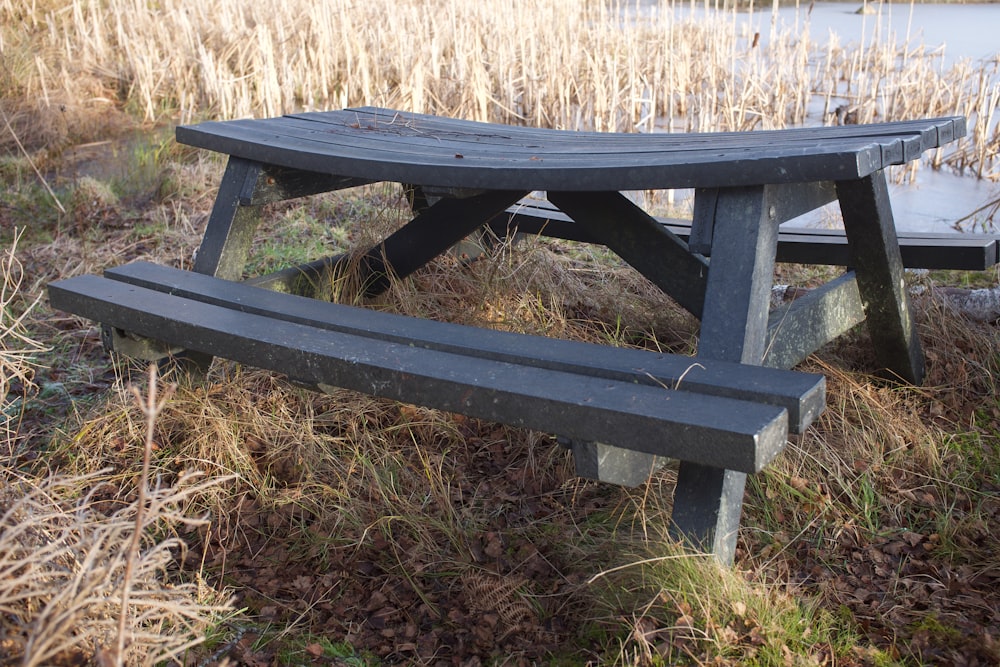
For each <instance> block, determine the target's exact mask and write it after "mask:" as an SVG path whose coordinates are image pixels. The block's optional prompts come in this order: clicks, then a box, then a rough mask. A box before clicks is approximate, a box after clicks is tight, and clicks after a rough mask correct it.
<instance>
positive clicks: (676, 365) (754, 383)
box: [105, 262, 825, 433]
mask: <svg viewBox="0 0 1000 667" xmlns="http://www.w3.org/2000/svg"><path fill="white" fill-rule="evenodd" d="M105 275H106V276H107V277H108V278H110V279H112V280H117V281H121V282H125V283H128V284H130V285H135V286H138V287H142V288H144V289H149V290H155V291H159V292H164V293H169V294H173V295H176V296H180V297H184V298H188V299H193V300H198V301H203V302H205V303H208V304H212V305H219V306H224V307H226V308H230V309H234V310H240V311H243V312H247V313H253V314H257V315H264V316H267V317H272V318H276V319H280V320H283V321H287V322H294V323H299V324H305V325H308V326H310V327H315V328H321V329H324V330H327V331H332V332H340V333H348V334H352V335H358V336H366V337H372V338H377V339H379V340H382V341H386V342H393V343H400V344H406V345H411V346H418V347H422V348H426V349H433V350H437V351H441V352H448V353H452V354H461V355H465V356H478V357H481V358H484V359H489V360H494V361H505V362H509V363H516V364H521V365H532V366H536V367H538V368H544V369H550V370H558V371H562V372H569V373H581V374H586V375H590V376H593V377H599V378H606V379H609V380H616V381H622V382H633V383H638V384H645V385H648V386H652V387H671V388H677V387H680V388H682V389H688V388H689V389H690V390H691V391H695V392H698V393H703V394H706V395H712V396H723V397H728V398H739V399H743V400H749V401H754V402H761V403H767V404H770V405H775V406H778V407H781V408H784V409H786V410H787V411H788V413H789V427H790V428H791V430H792V432H794V433H801V432H802V431H803V430H804V429H805V428H806V427H808V426H809V424H810V423H812V421H813V419H815V417H816V416H817V415H818V414H819V413H820V412H821V411H822V410H823V407H824V405H825V380H824V378H823V376H822V375H814V374H806V373H797V372H796V373H790V372H787V371H777V370H774V369H768V368H759V367H753V366H741V365H737V364H730V363H725V362H713V361H710V360H696V359H692V358H691V357H686V356H683V355H672V354H663V353H658V352H652V351H647V350H636V349H628V348H613V347H608V346H604V345H595V344H592V343H584V342H580V341H568V340H558V339H553V338H547V337H544V336H532V335H528V334H519V333H511V332H505V331H493V330H490V329H479V328H476V329H474V330H473V331H474V335H470V328H469V327H467V326H464V325H460V324H451V323H447V322H434V321H430V320H424V319H418V318H412V317H407V316H404V315H396V314H393V313H382V312H377V311H373V310H370V309H366V308H358V307H354V306H347V305H340V304H330V303H325V302H317V301H316V300H315V299H309V298H306V297H299V296H293V295H287V294H279V293H275V292H271V291H269V290H265V289H261V288H257V287H252V286H249V285H246V284H243V283H234V282H228V281H219V280H215V279H212V278H210V277H208V276H204V275H201V274H197V273H192V272H190V271H180V270H177V269H172V268H169V267H165V266H160V265H157V264H151V263H148V262H135V263H132V264H128V265H125V266H122V267H118V268H114V269H109V270H108V271H107V272H106V273H105ZM222 356H226V355H222Z"/></svg>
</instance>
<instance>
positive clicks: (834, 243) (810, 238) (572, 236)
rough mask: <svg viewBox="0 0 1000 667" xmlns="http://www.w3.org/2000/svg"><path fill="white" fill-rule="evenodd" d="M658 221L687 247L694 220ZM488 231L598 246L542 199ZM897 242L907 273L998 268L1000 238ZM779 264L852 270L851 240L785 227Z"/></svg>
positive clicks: (930, 235)
mask: <svg viewBox="0 0 1000 667" xmlns="http://www.w3.org/2000/svg"><path fill="white" fill-rule="evenodd" d="M656 220H657V222H659V223H660V225H662V226H663V228H664V229H666V230H668V231H670V232H671V233H673V234H675V235H676V236H677V237H679V238H681V239H682V240H684V241H688V239H689V238H690V236H691V226H692V221H691V220H686V219H682V218H663V217H658V218H656ZM489 226H490V229H491V230H492V231H493V233H494V234H496V235H497V236H498V237H500V238H505V237H506V236H507V235H510V234H514V233H522V234H530V235H540V236H548V237H551V238H559V239H564V240H567V241H579V242H581V243H599V241H598V240H597V239H595V238H593V237H592V236H591V235H590V234H588V233H587V231H586V229H585V228H584V227H583V226H582V225H578V224H576V223H574V222H573V219H572V218H570V217H569V216H568V215H566V214H565V213H563V212H562V211H560V210H559V209H557V208H556V207H555V206H553V205H552V204H550V203H549V202H547V201H545V200H542V199H535V198H525V199H522V200H521V201H520V202H518V203H517V204H516V205H514V206H511V207H510V208H508V209H507V211H506V212H505V213H504V214H503V215H500V216H497V217H496V218H494V219H493V220H492V221H491V222H490V225H489ZM897 238H898V240H899V252H900V255H901V257H902V260H903V266H904V267H906V268H908V269H935V270H936V269H953V270H961V271H984V270H986V269H989V268H992V267H993V266H995V265H996V264H998V263H1000V237H998V236H997V235H994V234H971V233H964V232H955V233H946V232H914V231H897ZM776 261H778V262H786V263H794V264H825V265H830V266H850V264H851V259H850V250H849V248H848V246H847V236H846V235H845V234H844V232H843V230H838V229H816V228H811V227H795V226H790V225H787V224H786V225H782V227H781V229H780V231H779V234H778V251H777V257H776Z"/></svg>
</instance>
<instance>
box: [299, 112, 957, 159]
mask: <svg viewBox="0 0 1000 667" xmlns="http://www.w3.org/2000/svg"><path fill="white" fill-rule="evenodd" d="M344 114H350V115H351V118H352V121H353V122H376V121H377V120H378V119H381V120H382V121H386V120H388V121H390V122H395V123H398V124H399V123H405V124H408V125H409V126H410V127H411V128H412V129H413V130H414V132H423V133H426V134H432V133H455V134H458V133H461V134H465V135H480V136H482V137H484V140H489V139H490V138H493V139H495V140H497V141H504V140H505V139H507V138H511V139H517V140H522V139H523V140H534V141H536V142H537V141H541V140H543V139H544V140H549V141H556V140H564V141H566V142H570V143H576V142H579V141H581V140H586V139H589V138H594V137H597V138H606V137H608V136H609V135H612V136H616V135H617V136H620V135H626V134H629V133H613V132H595V131H576V130H572V131H567V130H552V129H547V128H537V127H530V126H524V125H499V124H493V123H482V122H479V121H469V120H462V119H458V118H448V117H442V116H433V115H428V114H416V113H409V112H406V113H403V112H398V111H392V110H388V109H380V108H378V107H358V108H353V109H346V110H340V111H323V112H312V113H306V114H296V115H295V116H294V117H295V118H300V119H308V120H310V121H314V122H320V123H332V124H335V123H339V122H343V117H344ZM965 133H966V119H965V118H964V117H962V116H946V117H940V118H927V119H917V120H905V121H892V122H888V123H868V124H863V125H836V126H830V125H828V126H821V127H796V128H785V129H780V130H755V131H753V132H689V133H684V132H674V133H653V134H652V135H651V134H643V135H641V136H644V137H647V138H648V137H650V136H655V137H656V138H657V139H656V140H657V141H658V142H668V141H674V142H676V143H677V144H690V143H694V142H702V143H706V144H708V143H711V144H714V145H719V144H720V142H722V143H725V142H727V141H736V142H742V143H746V142H751V143H759V144H766V143H773V142H775V141H793V142H794V141H821V140H828V139H834V140H835V139H840V138H844V137H854V138H857V137H865V138H869V139H870V138H879V137H884V138H887V139H888V140H890V141H892V140H894V139H900V138H909V137H917V138H918V139H919V142H920V145H921V147H922V149H923V150H927V149H930V148H936V147H938V146H943V145H945V144H946V143H949V142H951V141H953V140H954V139H957V138H958V137H962V136H965Z"/></svg>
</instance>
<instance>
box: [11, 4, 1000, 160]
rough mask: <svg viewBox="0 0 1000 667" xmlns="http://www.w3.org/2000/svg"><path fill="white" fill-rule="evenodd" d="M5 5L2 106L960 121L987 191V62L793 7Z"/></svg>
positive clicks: (991, 71)
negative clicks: (849, 27) (6, 81)
mask: <svg viewBox="0 0 1000 667" xmlns="http://www.w3.org/2000/svg"><path fill="white" fill-rule="evenodd" d="M15 4H18V3H12V2H11V0H5V1H4V2H0V19H2V20H3V22H4V23H6V24H8V25H11V26H15V25H18V24H19V25H20V26H21V27H22V28H23V30H13V31H10V32H6V31H5V34H4V37H3V38H2V39H5V40H6V41H5V42H4V43H2V44H0V49H2V51H3V57H4V62H5V63H7V65H6V66H7V68H8V69H9V70H11V71H12V72H13V77H12V78H13V79H14V80H15V81H16V82H17V86H16V88H17V89H16V90H14V91H12V93H14V94H12V95H9V96H8V97H10V98H11V99H22V100H41V104H42V105H43V106H45V107H47V108H52V107H54V106H59V105H62V107H61V108H66V107H67V104H69V108H70V110H71V111H74V112H75V111H77V110H78V109H81V108H83V107H87V106H90V107H93V108H106V107H107V105H108V104H109V103H115V102H124V103H125V104H126V105H127V106H128V107H129V108H130V109H132V110H133V111H135V112H137V113H139V114H140V115H142V116H144V117H145V118H146V119H147V120H150V121H152V120H158V119H161V118H163V117H165V116H171V117H176V115H175V114H179V117H180V120H181V121H182V122H184V121H190V120H194V119H198V118H202V117H206V116H209V117H218V118H236V117H246V116H258V117H259V116H273V115H277V114H281V113H287V112H293V111H299V110H322V109H330V108H341V107H345V106H353V105H365V104H376V105H381V106H388V107H395V108H401V109H406V110H410V111H416V112H436V113H445V114H449V115H456V116H460V117H465V118H472V119H477V120H490V121H501V122H512V123H526V124H531V125H536V126H546V127H558V128H569V129H597V130H628V131H635V130H638V131H647V130H650V129H653V128H655V127H662V128H665V129H670V130H689V131H708V130H748V129H756V128H762V129H768V128H780V127H784V126H786V125H800V124H803V123H806V122H811V123H815V122H817V119H816V118H815V114H816V113H817V112H819V111H820V109H822V110H823V113H824V116H823V118H822V120H823V122H830V121H831V120H833V119H834V116H833V115H832V112H833V111H834V109H835V108H836V107H838V106H844V107H846V108H853V116H852V118H856V119H857V120H860V121H871V120H896V119H906V118H912V117H916V116H932V115H951V114H958V115H966V116H969V117H970V118H972V120H973V125H972V128H973V131H972V133H971V134H972V136H971V138H970V140H968V141H966V142H964V144H963V146H962V147H961V149H960V150H959V151H958V152H956V153H953V154H951V156H950V157H949V160H950V161H951V162H952V163H953V164H954V165H955V166H957V167H959V168H962V169H967V170H969V171H971V172H973V173H974V174H976V175H978V176H980V177H991V178H995V177H996V172H995V169H996V165H995V152H996V150H995V148H996V143H997V141H998V135H997V128H996V123H995V122H993V121H992V120H991V119H993V118H995V114H996V110H997V105H998V98H1000V83H998V82H997V79H996V74H997V72H996V67H997V64H996V62H994V63H992V64H991V63H971V62H959V63H957V64H955V65H953V66H950V67H949V66H946V65H945V63H944V57H943V53H942V52H941V51H940V50H931V49H927V48H924V47H923V46H914V45H913V44H911V43H910V41H909V37H908V36H905V37H904V38H902V39H900V38H898V37H897V36H896V35H893V34H887V32H886V31H883V30H882V29H880V28H879V26H880V25H881V16H880V15H878V16H875V17H872V18H871V19H870V20H871V23H870V25H871V28H870V29H869V30H868V31H867V33H866V34H865V36H864V38H863V39H862V41H861V42H860V43H857V44H851V45H848V46H843V45H841V44H840V43H839V42H838V40H837V39H836V37H835V36H830V37H829V39H824V40H820V39H817V38H815V37H814V36H813V35H812V31H811V28H812V27H811V24H810V15H809V12H808V11H807V10H805V9H803V10H801V11H799V12H798V13H796V14H795V18H794V20H792V21H791V23H790V24H785V23H784V22H783V21H779V20H778V16H777V13H771V14H770V16H769V18H770V22H769V24H768V27H767V29H766V34H765V35H761V34H759V32H757V30H756V28H755V27H752V26H756V25H759V23H760V22H759V21H758V22H756V23H755V22H752V19H753V17H754V16H758V15H759V12H758V14H754V13H753V12H750V13H749V14H747V13H744V12H737V11H735V10H725V11H714V12H710V13H708V15H707V16H706V15H704V14H695V17H694V18H692V15H691V10H692V7H691V6H689V3H683V2H676V1H669V2H668V1H666V0H664V1H663V2H660V3H659V4H656V5H652V6H651V8H650V10H649V11H646V12H639V11H638V9H636V8H635V7H634V6H632V5H631V3H630V4H628V5H627V6H625V5H624V4H623V5H622V6H609V4H608V3H605V2H558V1H556V0H541V1H538V0H513V1H511V0H482V1H481V2H475V3H472V2H464V1H463V0H435V1H434V2H430V3H428V2H423V1H422V2H415V1H413V0H369V1H368V2H364V3H356V2H353V1H351V0H322V1H320V2H312V1H308V0H261V1H260V2H254V3H234V2H226V1H224V0H207V1H199V2H193V1H186V2H177V3H166V4H164V3H149V2H145V1H144V0H106V1H104V2H84V1H83V0H75V1H74V2H72V3H70V4H68V5H65V6H62V5H59V6H56V5H55V4H54V3H33V4H32V5H31V6H30V7H29V8H28V9H25V8H23V7H15V6H14V5H15ZM880 7H881V5H880ZM775 10H776V8H775ZM768 11H774V10H768ZM879 11H882V10H881V9H880V10H879ZM764 16H767V14H765V15H764ZM758 18H763V17H760V16H758ZM866 20H867V19H866ZM387 25H388V26H390V27H388V28H387ZM810 114H812V115H813V117H812V118H809V116H810ZM74 115H76V114H75V113H70V114H63V116H65V117H66V118H64V120H65V121H66V122H70V121H72V118H73V116H74ZM845 115H846V114H842V117H843V116H845ZM36 116H37V114H36ZM21 119H22V124H25V125H26V124H27V123H26V120H27V116H25V115H23V114H22V115H21ZM36 123H37V117H36Z"/></svg>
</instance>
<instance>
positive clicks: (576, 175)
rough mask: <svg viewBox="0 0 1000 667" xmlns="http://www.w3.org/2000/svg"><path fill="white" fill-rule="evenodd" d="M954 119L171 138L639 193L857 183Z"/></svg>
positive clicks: (490, 181) (188, 134)
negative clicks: (695, 129)
mask: <svg viewBox="0 0 1000 667" xmlns="http://www.w3.org/2000/svg"><path fill="white" fill-rule="evenodd" d="M960 121H961V119H955V118H946V119H933V120H929V121H912V122H907V123H886V124H881V125H871V126H841V127H837V128H802V129H792V130H784V131H780V132H744V133H705V134H665V133H664V134H656V133H654V134H642V135H640V134H629V133H595V132H565V131H556V130H545V129H537V128H522V127H510V126H502V125H494V124H486V123H472V122H470V121H459V120H455V119H446V118H436V117H433V116H424V115H420V114H401V113H399V112H394V111H391V110H377V109H363V110H342V111H333V112H319V113H311V114H296V115H294V116H287V117H281V118H271V119H262V120H246V121H226V122H214V123H213V122H210V123H202V124H200V125H196V126H181V127H179V128H177V139H178V141H180V142H182V143H189V144H191V145H196V146H201V147H203V148H208V149H211V150H215V151H219V152H222V153H227V154H230V155H236V156H241V157H244V158H247V159H251V160H256V161H259V162H263V163H268V164H274V165H281V166H285V167H290V168H297V169H304V170H307V171H315V172H320V173H326V174H351V175H352V176H355V177H357V178H362V179H368V180H387V181H396V182H407V183H414V184H417V185H447V186H450V187H460V188H472V189H477V188H481V189H509V190H516V189H525V190H534V189H542V190H566V191H584V190H637V189H658V188H670V187H675V188H680V187H728V186H740V185H750V184H754V183H758V182H762V181H769V182H773V183H792V182H809V181H823V180H827V181H829V180H844V179H851V178H861V177H864V176H867V175H868V174H870V173H872V172H873V171H876V170H878V169H881V168H884V167H885V166H887V165H888V164H896V163H900V162H904V161H906V160H909V159H912V158H914V157H916V156H917V155H919V153H920V152H921V150H926V148H928V147H932V146H933V145H935V144H936V142H937V141H939V140H940V137H943V136H948V135H949V134H954V133H956V132H958V131H959V130H960V129H961V130H964V126H963V125H962V123H961V122H960ZM779 137H780V140H779Z"/></svg>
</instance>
